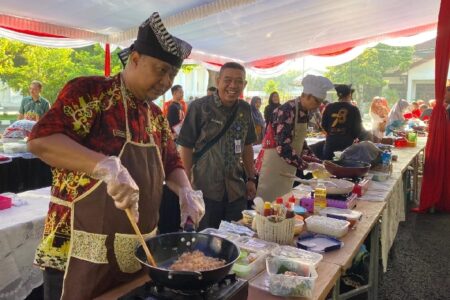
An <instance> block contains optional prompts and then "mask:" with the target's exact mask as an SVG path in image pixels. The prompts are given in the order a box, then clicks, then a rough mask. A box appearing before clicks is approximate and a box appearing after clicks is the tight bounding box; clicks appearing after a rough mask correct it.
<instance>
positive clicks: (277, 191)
mask: <svg viewBox="0 0 450 300" xmlns="http://www.w3.org/2000/svg"><path fill="white" fill-rule="evenodd" d="M298 100H299V99H298V98H297V99H295V121H294V137H293V140H292V144H291V146H292V148H294V150H295V152H296V153H297V154H298V155H301V154H302V151H303V143H304V141H305V137H306V133H307V128H308V124H306V123H301V124H298V123H297V121H298V110H299V108H298ZM296 171H297V168H296V167H294V166H291V165H289V164H288V163H287V162H286V161H285V160H284V159H283V158H281V157H280V155H279V154H278V152H277V150H276V149H275V148H272V149H264V157H263V159H262V165H261V172H260V175H259V180H258V190H257V191H256V196H257V197H261V198H262V199H263V200H264V201H269V202H273V201H274V200H275V199H276V198H277V197H281V196H284V195H286V194H287V193H289V192H290V191H291V190H292V185H293V184H294V180H293V179H290V178H287V177H285V176H281V175H280V173H287V174H291V175H295V173H296Z"/></svg>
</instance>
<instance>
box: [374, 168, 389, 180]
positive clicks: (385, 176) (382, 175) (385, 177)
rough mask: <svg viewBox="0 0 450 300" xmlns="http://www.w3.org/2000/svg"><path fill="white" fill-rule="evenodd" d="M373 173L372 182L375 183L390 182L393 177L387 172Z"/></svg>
mask: <svg viewBox="0 0 450 300" xmlns="http://www.w3.org/2000/svg"><path fill="white" fill-rule="evenodd" d="M371 173H372V180H373V181H380V182H383V181H386V180H388V179H389V177H390V176H391V174H389V173H386V172H375V171H373V172H371Z"/></svg>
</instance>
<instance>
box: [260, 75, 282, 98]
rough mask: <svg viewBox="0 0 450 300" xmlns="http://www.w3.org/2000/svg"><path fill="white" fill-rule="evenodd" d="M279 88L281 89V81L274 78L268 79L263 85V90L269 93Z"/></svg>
mask: <svg viewBox="0 0 450 300" xmlns="http://www.w3.org/2000/svg"><path fill="white" fill-rule="evenodd" d="M278 90H279V83H278V82H276V81H275V80H273V79H270V80H268V81H267V82H266V84H265V85H264V87H263V91H264V92H265V93H266V94H268V95H270V93H272V92H276V91H278Z"/></svg>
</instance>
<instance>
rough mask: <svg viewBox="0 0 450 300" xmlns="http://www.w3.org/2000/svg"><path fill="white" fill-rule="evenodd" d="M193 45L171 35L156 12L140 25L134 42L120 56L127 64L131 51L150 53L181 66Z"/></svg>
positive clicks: (173, 64) (123, 62)
mask: <svg viewBox="0 0 450 300" xmlns="http://www.w3.org/2000/svg"><path fill="white" fill-rule="evenodd" d="M191 50H192V46H191V45H190V44H189V43H187V42H185V41H183V40H181V39H179V38H177V37H175V36H173V35H171V34H170V33H169V32H168V31H167V29H166V27H164V24H163V23H162V20H161V17H160V16H159V13H157V12H154V13H153V14H152V15H151V16H150V18H148V19H147V20H145V22H144V23H142V24H141V26H139V30H138V35H137V39H136V40H135V41H134V43H133V44H132V45H131V46H130V47H128V48H126V49H123V50H122V51H120V52H119V54H118V55H119V58H120V60H121V62H122V64H123V65H124V66H125V65H126V63H127V61H128V57H129V56H130V54H131V52H133V51H137V52H139V53H140V54H144V55H148V56H151V57H154V58H157V59H159V60H162V61H164V62H167V63H169V64H171V65H172V66H175V67H177V68H180V67H181V65H182V64H183V60H184V59H185V58H187V57H188V56H189V54H191Z"/></svg>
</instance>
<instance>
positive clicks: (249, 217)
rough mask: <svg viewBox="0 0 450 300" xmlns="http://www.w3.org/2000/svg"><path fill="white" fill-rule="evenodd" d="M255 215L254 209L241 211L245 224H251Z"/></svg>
mask: <svg viewBox="0 0 450 300" xmlns="http://www.w3.org/2000/svg"><path fill="white" fill-rule="evenodd" d="M255 216H256V211H254V210H249V209H246V210H243V211H242V222H243V223H244V224H245V225H246V226H252V223H253V219H254V218H255Z"/></svg>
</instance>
